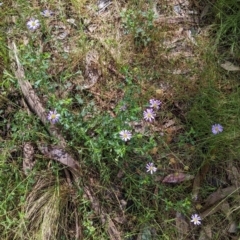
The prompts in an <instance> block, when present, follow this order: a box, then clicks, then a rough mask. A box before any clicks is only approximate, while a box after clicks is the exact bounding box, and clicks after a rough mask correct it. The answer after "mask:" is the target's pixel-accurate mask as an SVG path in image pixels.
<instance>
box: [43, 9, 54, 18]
mask: <svg viewBox="0 0 240 240" xmlns="http://www.w3.org/2000/svg"><path fill="white" fill-rule="evenodd" d="M41 15H43V16H44V17H51V16H52V15H53V12H52V11H51V10H48V9H46V10H44V11H42V12H41Z"/></svg>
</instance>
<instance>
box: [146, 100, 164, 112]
mask: <svg viewBox="0 0 240 240" xmlns="http://www.w3.org/2000/svg"><path fill="white" fill-rule="evenodd" d="M149 102H150V107H151V108H153V109H156V110H158V109H159V108H160V106H161V104H162V102H161V101H160V100H155V99H150V101H149Z"/></svg>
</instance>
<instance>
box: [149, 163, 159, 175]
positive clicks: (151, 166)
mask: <svg viewBox="0 0 240 240" xmlns="http://www.w3.org/2000/svg"><path fill="white" fill-rule="evenodd" d="M146 168H147V172H150V173H151V174H153V173H154V172H156V171H157V168H156V167H155V166H154V164H153V163H148V164H147V165H146Z"/></svg>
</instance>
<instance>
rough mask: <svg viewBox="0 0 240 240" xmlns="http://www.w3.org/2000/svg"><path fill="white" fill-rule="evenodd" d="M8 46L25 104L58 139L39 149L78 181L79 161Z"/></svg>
mask: <svg viewBox="0 0 240 240" xmlns="http://www.w3.org/2000/svg"><path fill="white" fill-rule="evenodd" d="M9 48H10V49H12V51H13V53H14V57H15V61H16V63H17V69H16V70H15V76H16V78H17V80H18V83H19V86H20V88H21V91H22V93H23V96H24V98H25V100H26V102H27V104H28V105H29V107H30V108H31V110H32V111H33V112H34V113H35V114H36V115H37V116H38V117H39V119H40V120H41V121H42V123H43V124H44V125H45V126H46V127H48V128H49V134H50V135H52V136H53V137H55V138H57V139H58V140H59V146H56V147H53V146H45V145H42V144H39V145H38V148H39V150H40V151H41V152H42V154H44V155H45V156H46V157H48V158H50V159H53V160H55V161H58V162H60V163H61V164H63V165H65V166H67V167H68V168H69V170H70V171H71V173H72V174H73V176H74V180H75V181H76V182H79V181H78V180H79V178H80V177H81V171H80V170H81V169H80V165H79V162H78V161H77V160H75V159H74V157H72V156H71V154H69V153H68V152H67V151H66V146H67V143H66V141H65V139H64V138H63V137H62V136H61V134H59V132H58V129H57V127H56V126H55V125H53V124H51V123H48V121H47V115H46V110H45V109H44V107H43V105H42V103H41V101H40V99H39V98H38V96H37V95H36V93H35V91H34V89H33V88H32V86H31V84H30V83H29V82H28V81H27V80H26V79H25V74H24V69H23V67H22V65H21V63H20V61H19V58H18V54H17V47H16V45H15V43H14V42H13V43H12V44H9ZM49 124H50V126H49ZM84 192H85V194H86V195H87V196H88V198H89V200H90V202H91V204H92V207H93V210H94V211H95V214H97V215H100V216H101V222H102V224H103V225H105V224H106V222H107V232H108V234H109V237H110V239H111V240H121V234H120V232H119V231H118V230H117V228H116V226H115V224H114V223H113V221H112V220H111V218H110V216H109V214H107V211H106V210H105V209H101V210H100V201H99V200H98V199H97V197H95V196H94V194H93V193H92V192H91V191H90V187H89V186H85V187H84Z"/></svg>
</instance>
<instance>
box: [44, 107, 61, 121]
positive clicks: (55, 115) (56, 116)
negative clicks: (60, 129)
mask: <svg viewBox="0 0 240 240" xmlns="http://www.w3.org/2000/svg"><path fill="white" fill-rule="evenodd" d="M59 118H60V114H58V113H57V111H56V110H54V111H50V112H49V114H48V116H47V119H48V120H49V121H50V122H51V123H56V122H58V121H59Z"/></svg>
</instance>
